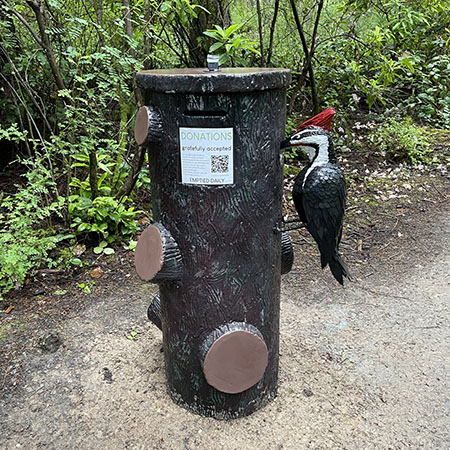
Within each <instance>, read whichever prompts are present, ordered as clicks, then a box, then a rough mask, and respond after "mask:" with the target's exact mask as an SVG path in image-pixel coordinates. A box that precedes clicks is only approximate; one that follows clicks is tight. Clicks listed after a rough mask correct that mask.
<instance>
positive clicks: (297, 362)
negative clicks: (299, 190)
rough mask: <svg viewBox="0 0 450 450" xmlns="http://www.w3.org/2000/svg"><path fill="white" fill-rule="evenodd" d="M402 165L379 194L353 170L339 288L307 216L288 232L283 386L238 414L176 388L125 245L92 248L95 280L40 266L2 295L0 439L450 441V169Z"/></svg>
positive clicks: (259, 444)
mask: <svg viewBox="0 0 450 450" xmlns="http://www.w3.org/2000/svg"><path fill="white" fill-rule="evenodd" d="M364 170H368V169H364V168H362V169H361V168H360V169H359V173H361V172H363V173H365V172H364ZM388 172H389V173H394V172H393V171H392V170H388ZM352 173H353V172H352ZM375 173H378V169H374V168H373V167H372V168H371V169H370V174H369V175H366V177H368V178H370V177H372V176H373V177H375V175H373V174H375ZM357 175H358V173H356V172H355V173H354V176H355V178H356V177H357ZM405 177H406V179H399V178H397V175H395V176H392V183H391V185H390V186H391V188H390V189H392V194H389V196H388V192H387V191H386V186H384V188H383V189H384V191H383V192H385V194H386V200H384V199H381V200H380V199H378V200H379V201H378V203H376V205H375V206H374V204H372V198H371V197H370V198H369V197H368V193H370V192H371V195H373V196H374V198H375V197H376V196H379V195H383V194H379V193H377V190H378V187H377V186H378V185H377V184H376V183H375V184H370V183H368V182H367V179H366V180H365V181H364V182H361V185H358V183H357V182H355V183H354V184H353V186H354V187H353V188H352V189H353V190H352V191H351V192H350V194H349V200H350V205H349V212H348V214H347V219H346V221H347V222H348V223H349V224H350V226H349V227H347V229H346V232H345V236H344V239H343V242H342V246H341V250H342V253H343V254H344V255H345V257H346V259H347V261H348V262H349V265H350V267H351V268H352V271H353V275H354V281H353V282H351V283H346V285H345V287H343V288H342V287H341V286H339V285H338V284H337V283H336V282H335V281H334V280H333V278H332V276H331V275H330V273H329V271H328V270H326V271H323V272H322V271H321V270H320V268H319V263H318V256H317V250H316V249H315V247H314V246H313V245H311V239H310V237H309V236H308V234H307V232H304V231H301V232H294V233H292V237H293V240H294V243H295V263H294V268H293V270H292V271H291V272H290V273H289V274H287V275H285V276H284V277H283V281H282V297H281V342H280V373H279V392H278V397H277V398H276V399H275V400H274V401H273V402H271V403H270V404H269V405H267V406H266V407H265V408H263V409H262V410H260V411H258V412H256V413H254V414H253V415H251V416H249V417H246V418H242V419H237V420H233V421H218V420H215V419H209V418H203V417H200V416H197V415H194V414H192V413H190V412H188V411H186V410H184V409H182V408H180V407H179V406H177V405H175V404H174V403H172V401H171V400H170V398H169V396H168V394H167V393H166V388H165V378H164V360H163V354H162V353H161V345H162V344H161V343H162V336H161V333H160V332H159V330H158V329H157V328H156V327H155V326H154V325H152V324H151V323H150V322H149V321H148V320H147V318H146V310H147V307H148V305H149V303H150V301H151V299H152V297H153V295H154V294H155V293H156V292H157V290H156V288H155V287H154V286H153V285H149V284H147V283H143V282H140V281H139V280H137V279H136V276H135V275H134V269H133V267H132V264H131V259H132V255H128V256H127V254H120V253H118V254H117V255H115V256H114V258H113V257H111V259H99V260H96V261H95V264H98V266H99V267H101V268H102V270H103V273H104V275H103V277H102V278H100V279H97V280H96V281H95V284H94V283H93V282H92V283H90V282H89V281H88V278H86V277H89V274H90V273H91V274H92V272H90V271H91V267H90V268H89V270H88V271H87V272H86V273H83V274H80V273H78V274H75V275H71V276H68V277H66V278H65V279H64V277H62V278H58V277H54V278H52V277H51V275H47V280H44V278H45V277H44V275H45V274H43V275H42V277H41V278H42V279H41V281H40V282H37V281H36V282H35V283H32V284H31V285H30V286H28V287H27V288H25V289H24V290H22V291H20V292H18V293H15V294H14V295H12V296H11V297H10V299H9V300H8V302H6V303H5V302H4V303H3V305H2V308H3V306H5V307H7V306H8V305H9V304H11V305H13V306H14V309H13V310H12V311H10V312H9V313H8V314H5V313H3V314H0V321H1V322H0V346H1V347H0V430H1V432H0V448H1V449H5V450H7V449H8V450H9V449H11V450H12V449H17V448H22V449H41V448H45V449H73V448H79V449H83V450H85V449H108V450H115V449H183V450H186V449H207V450H210V449H224V450H225V449H227V450H228V449H230V450H231V449H267V450H271V449H349V450H350V449H355V450H361V449H404V448H408V449H419V448H424V449H448V448H450V377H449V373H450V353H449V348H450V327H449V324H450V205H449V201H448V200H449V196H448V191H449V187H450V186H449V183H448V181H449V178H448V175H445V176H444V175H442V176H440V177H441V178H439V176H437V175H433V174H432V175H431V178H428V179H426V180H425V181H424V179H423V178H420V180H419V179H414V180H412V178H410V177H409V175H405ZM356 181H357V180H356ZM364 183H365V184H364ZM411 185H412V186H413V187H411ZM397 187H400V188H401V189H400V190H398V189H397ZM433 187H434V188H433ZM358 190H361V192H360V193H359V194H358ZM413 191H414V192H413ZM405 192H406V194H405ZM413 194H414V195H413ZM416 194H417V195H416ZM353 197H354V201H353V203H352V198H353ZM365 206H367V209H365ZM388 206H389V207H388ZM375 218H377V220H375ZM71 277H73V278H71ZM89 280H90V281H93V280H92V279H89ZM81 281H84V282H85V284H89V283H90V284H89V286H90V290H91V291H92V292H91V293H90V294H87V293H86V292H82V290H81V289H80V286H79V285H80V282H81Z"/></svg>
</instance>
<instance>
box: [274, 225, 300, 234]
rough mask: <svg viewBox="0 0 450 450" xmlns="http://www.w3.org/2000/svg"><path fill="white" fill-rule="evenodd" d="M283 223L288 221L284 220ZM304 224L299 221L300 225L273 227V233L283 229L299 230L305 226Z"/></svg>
mask: <svg viewBox="0 0 450 450" xmlns="http://www.w3.org/2000/svg"><path fill="white" fill-rule="evenodd" d="M285 223H289V222H285ZM305 227H306V224H304V223H301V224H300V225H293V226H291V227H284V228H280V227H273V232H274V233H284V232H285V231H293V230H299V229H300V228H305Z"/></svg>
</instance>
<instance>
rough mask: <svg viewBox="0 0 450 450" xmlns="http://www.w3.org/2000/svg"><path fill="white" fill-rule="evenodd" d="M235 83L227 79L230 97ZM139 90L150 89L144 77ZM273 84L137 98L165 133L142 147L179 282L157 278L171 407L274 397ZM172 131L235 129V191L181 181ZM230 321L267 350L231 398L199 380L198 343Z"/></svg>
mask: <svg viewBox="0 0 450 450" xmlns="http://www.w3.org/2000/svg"><path fill="white" fill-rule="evenodd" d="M273 72H274V75H273V76H274V78H275V79H276V80H278V81H277V83H279V80H280V76H282V77H284V80H285V83H286V82H287V80H288V78H289V77H288V74H287V73H286V71H284V70H283V71H280V72H281V74H280V73H277V71H276V70H274V71H273ZM151 76H152V77H153V78H152V83H155V78H154V76H153V75H151ZM159 76H161V77H164V78H166V79H165V80H162V81H158V82H157V83H156V84H158V85H159V86H161V85H164V86H165V89H168V90H170V89H169V88H170V86H169V85H168V84H167V83H169V81H170V80H169V81H168V80H167V78H171V79H172V81H173V83H174V85H173V87H172V92H173V91H175V90H176V89H177V86H179V84H177V81H178V80H177V79H176V78H177V77H173V75H159ZM200 76H201V75H200ZM224 76H225V74H222V78H223V77H224ZM242 76H244V77H246V76H247V75H246V74H244V75H243V74H242V72H240V73H239V74H234V73H231V74H228V76H227V77H226V78H228V80H227V84H228V87H229V89H230V91H234V88H235V87H236V86H235V84H234V83H236V85H237V86H241V84H242ZM201 77H202V76H201ZM264 77H268V72H265V73H264ZM256 79H258V76H256ZM138 83H140V84H141V87H144V88H145V87H148V86H149V84H148V83H146V82H145V73H142V72H141V73H140V76H139V77H138ZM223 83H224V80H223V79H222V80H221V81H220V86H223ZM194 84H195V83H194ZM274 84H276V83H275V82H274V81H273V80H270V77H269V78H266V83H261V84H260V85H259V89H260V90H259V91H258V90H256V91H252V92H245V93H242V92H230V93H228V94H225V93H218V94H210V95H205V94H203V93H201V92H202V91H203V89H200V92H198V93H193V94H189V95H186V94H177V93H172V94H166V93H161V92H154V91H153V92H152V91H150V90H146V91H145V103H146V105H151V106H152V107H155V108H156V109H157V110H158V111H159V113H160V115H161V122H162V124H163V129H164V138H163V142H162V144H161V145H152V146H150V148H149V162H150V170H151V179H152V195H153V199H152V201H153V202H152V203H153V215H154V219H155V220H156V221H158V222H160V223H161V224H163V226H164V227H165V228H166V229H167V230H168V231H169V232H170V234H171V236H172V237H173V238H174V239H175V241H176V242H177V244H178V247H179V250H180V253H181V255H182V258H183V263H184V271H183V275H182V277H181V278H180V279H179V280H176V281H159V284H160V297H161V316H162V317H161V319H162V330H163V337H164V354H165V363H166V375H167V381H168V388H169V392H170V395H171V397H172V398H173V399H174V400H175V401H176V402H177V403H179V404H181V405H183V406H185V407H187V408H188V409H190V410H192V411H194V412H197V413H200V414H202V415H209V416H214V417H217V418H231V417H239V416H244V415H247V414H250V413H251V412H253V411H255V410H256V409H258V408H260V407H261V406H263V405H264V404H266V403H267V402H268V401H269V400H270V399H272V398H274V397H275V395H276V391H277V375H278V345H279V311H280V308H279V298H280V278H281V236H280V234H277V233H274V231H273V228H274V226H275V225H276V224H277V223H279V222H280V220H281V216H282V211H281V198H282V181H283V170H282V163H281V158H280V152H279V144H280V141H281V140H282V138H283V137H284V123H285V100H286V97H285V89H283V88H281V86H280V85H279V88H278V89H270V87H271V86H273V85H274ZM182 86H183V84H182ZM202 111H205V115H202V114H201V112H202ZM217 111H219V112H220V114H214V112H217ZM180 127H198V128H225V127H233V128H234V184H232V185H222V186H206V185H189V184H182V183H181V168H180V142H179V128H180ZM232 322H246V323H248V324H250V325H253V326H254V327H256V328H257V329H258V330H259V332H260V333H261V335H262V336H263V338H264V341H265V343H266V345H267V349H268V364H267V369H266V371H265V373H264V376H263V377H262V379H261V380H260V381H259V382H258V383H257V384H256V385H254V386H253V387H251V388H250V389H247V390H246V391H244V392H242V393H239V394H226V393H223V392H220V391H218V390H216V389H214V388H213V387H212V386H210V385H209V384H208V383H207V381H206V379H205V376H204V374H203V370H202V363H201V354H200V353H201V345H202V343H203V342H204V340H205V339H206V338H207V337H208V336H209V335H211V333H212V332H213V331H214V330H215V329H218V328H220V327H223V326H224V325H226V324H230V323H232Z"/></svg>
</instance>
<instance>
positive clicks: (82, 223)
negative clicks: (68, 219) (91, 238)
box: [69, 195, 139, 243]
mask: <svg viewBox="0 0 450 450" xmlns="http://www.w3.org/2000/svg"><path fill="white" fill-rule="evenodd" d="M125 200H126V198H124V199H122V202H119V200H117V199H115V198H113V197H108V196H105V197H104V196H99V197H96V198H95V199H94V200H92V199H91V198H89V197H83V196H80V195H71V196H70V197H69V202H70V203H69V214H70V215H71V216H72V227H74V228H76V230H77V231H78V232H79V233H86V234H87V233H90V232H94V233H97V235H98V236H99V237H100V238H101V239H103V240H104V241H106V242H107V243H111V242H114V240H119V239H121V238H124V237H130V236H131V235H133V234H135V233H136V231H137V225H136V222H135V217H136V214H137V213H138V212H139V211H135V209H134V208H133V207H132V206H131V207H128V208H127V207H126V206H125V205H124V203H123V202H124V201H125Z"/></svg>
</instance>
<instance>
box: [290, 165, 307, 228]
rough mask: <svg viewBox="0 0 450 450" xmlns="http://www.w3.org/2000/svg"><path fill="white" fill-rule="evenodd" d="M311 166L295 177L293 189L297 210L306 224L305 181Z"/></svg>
mask: <svg viewBox="0 0 450 450" xmlns="http://www.w3.org/2000/svg"><path fill="white" fill-rule="evenodd" d="M308 169H309V166H306V167H305V168H303V169H302V170H301V171H300V173H299V174H298V175H297V176H296V177H295V180H294V187H293V189H292V200H293V201H294V205H295V209H296V210H297V213H298V216H299V217H300V220H301V221H302V222H303V223H306V214H305V210H304V208H303V198H302V197H303V180H304V179H305V175H306V172H307V171H308Z"/></svg>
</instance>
